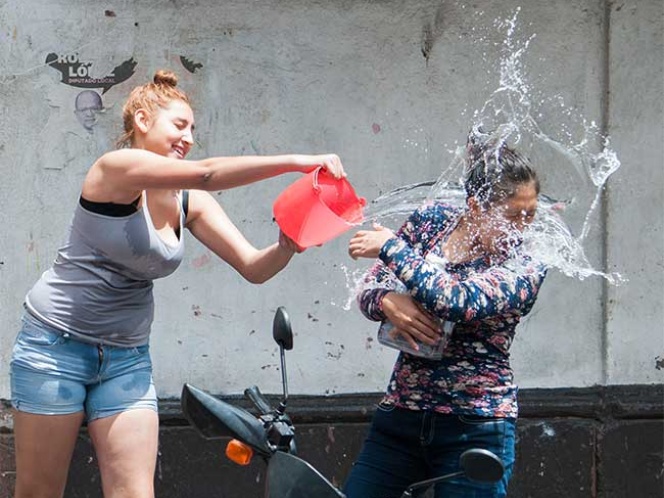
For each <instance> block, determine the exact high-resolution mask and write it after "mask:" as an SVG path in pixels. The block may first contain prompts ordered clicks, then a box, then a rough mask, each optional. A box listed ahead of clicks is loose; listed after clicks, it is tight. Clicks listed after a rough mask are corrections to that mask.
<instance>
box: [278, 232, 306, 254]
mask: <svg viewBox="0 0 664 498" xmlns="http://www.w3.org/2000/svg"><path fill="white" fill-rule="evenodd" d="M279 247H281V248H282V249H285V250H287V251H290V252H293V253H298V254H299V253H301V252H304V251H305V248H304V247H300V246H298V245H297V243H296V242H295V241H294V240H293V239H291V238H290V237H289V236H288V235H286V234H285V233H284V232H282V231H281V230H279Z"/></svg>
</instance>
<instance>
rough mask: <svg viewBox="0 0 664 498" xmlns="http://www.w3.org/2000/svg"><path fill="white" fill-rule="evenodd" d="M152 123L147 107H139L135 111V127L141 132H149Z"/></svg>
mask: <svg viewBox="0 0 664 498" xmlns="http://www.w3.org/2000/svg"><path fill="white" fill-rule="evenodd" d="M151 124H152V119H151V116H150V113H149V112H148V111H147V110H145V109H138V110H137V111H136V112H135V113H134V128H135V129H137V130H139V131H140V132H141V133H147V132H148V130H149V129H150V126H151Z"/></svg>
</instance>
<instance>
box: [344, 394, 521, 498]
mask: <svg viewBox="0 0 664 498" xmlns="http://www.w3.org/2000/svg"><path fill="white" fill-rule="evenodd" d="M515 433H516V421H515V420H514V419H505V418H488V417H478V416H464V415H443V414H439V413H434V412H430V411H414V410H406V409H402V408H395V407H393V406H382V405H379V406H378V409H377V410H376V413H375V414H374V417H373V421H372V424H371V427H370V429H369V435H368V436H367V439H366V440H365V442H364V446H363V448H362V451H361V452H360V455H359V457H358V459H357V461H356V462H355V464H354V465H353V468H352V470H351V472H350V475H349V477H348V480H347V481H346V486H345V488H344V492H345V493H346V495H347V497H348V498H399V497H400V496H401V494H402V493H403V492H404V491H405V490H406V488H407V487H408V486H409V485H411V484H413V483H414V482H416V481H421V480H424V479H429V478H432V477H437V476H442V475H445V474H451V473H453V472H456V471H458V470H460V467H459V457H460V456H461V454H462V453H463V452H464V451H465V450H468V449H470V448H484V449H487V450H490V451H492V452H494V453H495V454H496V455H497V456H498V457H499V458H500V459H501V460H502V461H503V464H504V466H505V475H504V477H503V479H502V480H501V481H499V482H498V483H495V484H486V483H479V482H471V481H470V480H468V479H466V478H465V477H458V478H455V479H452V480H449V481H446V482H443V483H439V484H437V485H436V488H435V489H436V490H435V497H436V498H443V497H445V498H462V497H463V498H502V497H504V496H506V495H507V483H508V481H509V478H510V476H511V474H512V467H513V465H514V444H515ZM422 492H424V490H422Z"/></svg>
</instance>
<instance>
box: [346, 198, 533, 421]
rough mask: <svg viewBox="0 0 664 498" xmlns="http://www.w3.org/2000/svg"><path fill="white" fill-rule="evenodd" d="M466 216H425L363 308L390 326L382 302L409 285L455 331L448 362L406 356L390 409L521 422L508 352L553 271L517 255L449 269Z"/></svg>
mask: <svg viewBox="0 0 664 498" xmlns="http://www.w3.org/2000/svg"><path fill="white" fill-rule="evenodd" d="M460 215H461V212H460V211H459V210H457V209H454V208H452V207H450V206H446V205H443V204H434V205H430V206H426V207H423V208H420V209H419V210H417V211H416V212H415V213H414V214H413V215H411V216H410V218H409V219H408V220H407V222H406V223H405V224H404V225H403V227H402V228H401V229H400V230H399V232H398V233H397V237H396V238H393V239H390V240H388V241H387V242H386V243H385V244H384V245H383V247H382V249H381V251H380V255H379V261H378V262H377V263H376V264H375V265H374V266H373V267H372V269H371V270H370V271H369V272H368V273H367V275H366V277H365V287H364V290H363V291H362V292H361V293H360V294H359V295H358V302H359V305H360V309H361V311H362V313H363V314H364V315H365V316H366V317H367V318H369V319H371V320H377V321H378V320H384V319H385V318H386V317H385V314H384V313H383V311H382V308H381V301H382V298H383V296H384V295H385V294H386V293H387V292H390V291H392V290H395V289H397V288H399V287H403V286H404V285H405V288H406V289H407V292H408V293H409V294H410V295H411V296H413V298H414V299H415V300H417V301H418V302H419V303H421V304H423V305H424V307H425V308H426V309H427V310H428V311H430V312H431V313H433V314H434V315H436V316H438V317H440V318H442V319H444V320H449V321H452V322H455V323H456V325H455V327H454V330H453V332H452V335H451V337H450V338H449V342H448V344H447V346H446V349H445V352H444V354H443V358H442V359H441V360H428V359H423V358H419V357H415V356H412V355H410V354H407V353H403V352H402V353H400V354H399V357H398V358H397V361H396V363H395V365H394V369H393V372H392V376H391V379H390V382H389V385H388V387H387V391H386V393H385V397H384V399H383V402H384V403H387V404H393V405H396V406H399V407H402V408H407V409H412V410H433V411H436V412H439V413H451V414H459V415H480V416H491V417H511V418H516V416H517V413H518V407H517V401H516V392H517V386H516V385H514V383H513V373H512V369H511V367H510V363H509V348H510V345H511V344H512V340H513V339H514V332H515V328H516V326H517V324H518V323H519V321H520V320H521V318H522V317H523V316H525V315H526V314H527V313H528V312H529V311H530V310H531V308H532V306H533V304H534V303H535V299H536V297H537V293H538V291H539V289H540V286H541V284H542V281H543V279H544V277H545V274H546V269H545V268H544V267H543V266H542V265H539V264H536V263H534V262H532V261H531V260H530V259H529V258H528V257H527V256H526V255H524V254H521V253H520V252H519V251H518V250H516V251H514V253H513V254H511V255H510V257H509V258H508V257H506V256H502V257H486V258H480V259H477V260H475V261H471V262H467V263H461V264H451V263H446V264H444V267H442V266H441V265H440V264H439V263H438V262H439V261H441V259H442V244H443V242H444V241H445V240H446V238H447V236H448V235H449V234H450V233H451V231H452V230H453V228H454V226H455V225H456V222H457V221H458V219H459V216H460ZM437 258H438V259H437ZM432 260H434V261H437V262H436V263H433V262H432Z"/></svg>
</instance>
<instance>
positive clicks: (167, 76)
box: [152, 69, 178, 87]
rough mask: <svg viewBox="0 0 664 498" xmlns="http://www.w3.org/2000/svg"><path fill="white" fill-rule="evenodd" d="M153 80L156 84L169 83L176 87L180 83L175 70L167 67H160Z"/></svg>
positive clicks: (168, 84)
mask: <svg viewBox="0 0 664 498" xmlns="http://www.w3.org/2000/svg"><path fill="white" fill-rule="evenodd" d="M152 81H154V83H155V84H156V85H167V86H172V87H176V86H177V85H178V77H177V75H176V74H175V73H174V72H173V71H167V70H165V69H160V70H158V71H157V72H156V73H154V78H152Z"/></svg>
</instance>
